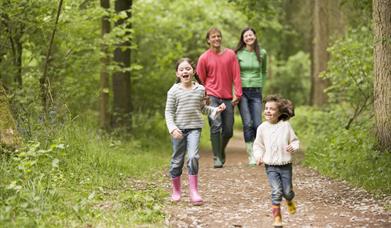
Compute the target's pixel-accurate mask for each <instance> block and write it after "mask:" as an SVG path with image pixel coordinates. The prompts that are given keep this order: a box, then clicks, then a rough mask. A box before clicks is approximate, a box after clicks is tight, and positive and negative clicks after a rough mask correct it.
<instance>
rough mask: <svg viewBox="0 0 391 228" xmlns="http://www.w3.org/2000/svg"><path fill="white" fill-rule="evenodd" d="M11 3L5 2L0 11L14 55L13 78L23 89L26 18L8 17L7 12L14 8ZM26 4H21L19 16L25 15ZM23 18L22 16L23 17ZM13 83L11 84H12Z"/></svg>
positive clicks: (0, 17)
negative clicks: (23, 40)
mask: <svg viewBox="0 0 391 228" xmlns="http://www.w3.org/2000/svg"><path fill="white" fill-rule="evenodd" d="M11 4H12V3H11V2H10V1H4V2H3V3H2V4H1V7H2V8H3V9H4V10H0V21H1V24H2V26H3V29H4V32H5V34H6V35H5V36H7V39H8V42H9V47H10V49H11V53H12V55H11V56H12V67H11V68H12V77H13V80H12V81H13V83H16V85H18V86H19V87H22V54H23V43H22V36H23V33H24V30H25V27H26V26H25V24H26V22H24V18H23V19H20V18H18V20H17V19H14V18H11V17H12V16H9V15H8V12H7V10H9V9H10V8H12V6H11ZM25 5H26V4H24V3H19V6H20V10H18V11H19V14H20V15H24V14H25V10H24V8H26V6H25ZM21 17H22V16H21ZM10 83H11V82H10Z"/></svg>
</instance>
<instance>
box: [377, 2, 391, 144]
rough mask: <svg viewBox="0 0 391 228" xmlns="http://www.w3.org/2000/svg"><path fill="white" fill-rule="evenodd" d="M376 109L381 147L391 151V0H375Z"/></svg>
mask: <svg viewBox="0 0 391 228" xmlns="http://www.w3.org/2000/svg"><path fill="white" fill-rule="evenodd" d="M373 21H374V33H375V34H374V35H375V39H374V42H375V43H374V46H375V48H374V73H375V83H374V109H375V118H376V135H377V139H378V145H379V148H380V149H381V150H382V151H391V113H390V110H391V1H389V0H373Z"/></svg>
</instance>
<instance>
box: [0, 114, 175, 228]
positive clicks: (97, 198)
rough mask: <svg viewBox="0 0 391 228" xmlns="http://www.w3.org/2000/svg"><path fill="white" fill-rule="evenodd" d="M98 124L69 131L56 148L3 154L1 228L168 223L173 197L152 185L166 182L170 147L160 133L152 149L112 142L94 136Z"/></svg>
mask: <svg viewBox="0 0 391 228" xmlns="http://www.w3.org/2000/svg"><path fill="white" fill-rule="evenodd" d="M139 120H140V121H144V122H148V119H142V118H141V117H140V118H139ZM90 122H91V121H88V119H84V120H80V121H79V122H78V123H72V124H66V125H64V127H63V128H61V129H60V130H59V132H57V134H56V135H55V137H54V138H53V139H52V141H51V144H50V146H47V147H46V146H44V145H42V144H41V143H39V142H37V141H32V142H29V143H27V144H26V145H25V147H23V148H21V149H20V150H19V151H18V153H17V154H15V155H8V156H5V155H2V157H1V160H0V226H5V227H9V226H14V227H15V226H16V227H26V226H37V225H39V226H63V227H80V226H84V225H86V224H90V225H92V226H118V224H138V223H154V224H158V223H160V222H161V221H162V219H163V217H164V216H163V213H162V204H163V203H164V199H165V198H166V197H167V193H166V192H165V191H163V190H162V189H160V188H158V187H157V186H156V184H152V183H154V182H155V181H163V180H162V177H163V176H162V175H161V173H160V171H161V170H162V169H163V168H164V167H165V165H166V164H167V161H168V160H169V154H170V144H169V140H166V139H165V138H163V139H161V138H160V136H158V135H155V134H154V131H152V130H151V132H150V139H153V140H151V141H149V142H147V141H144V140H139V139H138V138H136V137H134V136H133V137H132V136H131V137H126V138H125V137H124V138H122V139H119V138H112V137H110V136H105V135H101V134H97V133H96V132H94V130H93V129H94V128H93V127H94V126H93V125H91V124H90ZM152 122H153V123H156V132H163V130H162V129H160V130H157V129H158V128H161V127H162V126H164V121H163V119H162V118H161V117H160V118H157V120H152ZM162 122H163V123H162ZM81 123H83V124H81ZM146 143H148V144H146ZM162 150H163V151H162ZM157 170H159V172H156V171H157Z"/></svg>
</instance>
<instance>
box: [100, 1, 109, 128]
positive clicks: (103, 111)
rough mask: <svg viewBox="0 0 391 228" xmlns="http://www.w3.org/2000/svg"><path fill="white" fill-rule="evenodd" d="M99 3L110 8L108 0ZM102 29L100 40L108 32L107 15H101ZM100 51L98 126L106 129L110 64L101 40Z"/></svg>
mask: <svg viewBox="0 0 391 228" xmlns="http://www.w3.org/2000/svg"><path fill="white" fill-rule="evenodd" d="M100 5H101V7H102V8H103V9H105V10H108V9H110V0H101V1H100ZM101 23H102V29H101V35H102V40H103V37H104V36H105V34H108V33H109V32H110V21H109V16H106V15H105V16H103V17H102V22H101ZM101 52H102V54H103V57H102V58H101V59H100V62H101V69H100V112H99V114H100V127H101V128H103V129H108V128H109V127H110V113H109V98H110V95H109V78H110V75H109V72H108V69H107V68H108V65H109V64H110V58H109V53H108V52H109V50H108V45H107V44H105V42H104V41H103V42H102V44H101Z"/></svg>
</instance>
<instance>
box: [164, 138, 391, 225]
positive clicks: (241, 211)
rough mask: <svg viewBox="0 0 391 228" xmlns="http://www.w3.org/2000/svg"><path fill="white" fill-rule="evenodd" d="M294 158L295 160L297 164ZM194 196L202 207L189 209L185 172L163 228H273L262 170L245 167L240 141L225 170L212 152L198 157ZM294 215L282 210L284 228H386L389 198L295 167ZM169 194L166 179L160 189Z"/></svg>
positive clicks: (390, 213) (389, 220)
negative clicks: (179, 196)
mask: <svg viewBox="0 0 391 228" xmlns="http://www.w3.org/2000/svg"><path fill="white" fill-rule="evenodd" d="M300 156H302V155H300V154H297V156H296V160H299V159H297V158H299V157H300ZM200 162H201V164H200V173H199V179H200V183H199V191H200V195H201V196H202V198H203V199H204V204H203V205H202V206H192V205H191V204H190V203H189V197H188V195H189V194H188V188H187V174H186V173H187V170H184V175H183V176H182V180H183V181H182V187H183V193H182V200H181V201H180V202H179V203H176V204H174V203H171V202H169V200H168V205H167V206H166V207H165V212H166V214H167V219H166V221H165V224H166V226H167V227H218V228H225V227H272V225H271V224H272V217H271V202H270V188H269V185H268V181H267V177H266V175H265V170H264V166H258V167H249V166H248V165H247V157H246V153H245V147H244V143H243V139H242V138H241V136H235V137H234V138H233V139H232V140H231V141H230V143H229V145H228V150H227V161H226V165H225V166H224V168H222V169H214V168H213V162H212V152H210V151H202V152H201V160H200ZM293 177H294V179H293V186H294V191H295V193H296V197H295V201H296V203H297V213H296V214H295V215H289V214H288V213H287V211H286V207H285V205H283V206H282V216H283V224H284V226H285V227H391V211H389V210H388V211H386V210H385V209H384V205H386V204H388V205H391V196H384V197H382V200H380V199H374V198H373V197H372V196H371V195H370V194H368V193H367V192H365V191H364V190H361V189H357V188H353V187H351V186H349V185H348V184H346V183H344V182H339V181H335V180H331V179H329V178H326V177H323V176H320V175H319V174H317V173H316V172H314V171H312V170H310V169H308V168H305V167H303V166H301V165H300V164H299V162H297V161H295V162H294V167H293ZM165 187H166V188H167V191H170V185H169V179H168V177H167V183H165Z"/></svg>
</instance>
